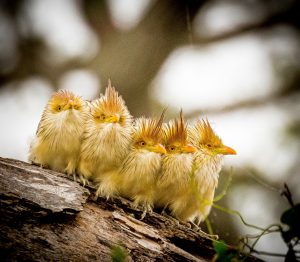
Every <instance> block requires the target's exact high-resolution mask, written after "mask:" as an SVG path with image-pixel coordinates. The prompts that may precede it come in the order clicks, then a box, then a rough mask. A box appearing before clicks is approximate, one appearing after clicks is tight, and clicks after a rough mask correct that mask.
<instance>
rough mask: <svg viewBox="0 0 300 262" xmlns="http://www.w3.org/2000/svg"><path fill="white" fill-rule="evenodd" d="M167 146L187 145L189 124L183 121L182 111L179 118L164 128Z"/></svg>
mask: <svg viewBox="0 0 300 262" xmlns="http://www.w3.org/2000/svg"><path fill="white" fill-rule="evenodd" d="M163 135H164V142H165V144H173V143H176V142H177V143H180V144H186V142H187V124H186V123H185V121H184V119H183V114H182V110H181V111H180V114H179V118H176V119H174V120H172V121H170V122H169V123H168V124H167V125H166V126H165V127H164V128H163Z"/></svg>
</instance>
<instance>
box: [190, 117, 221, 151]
mask: <svg viewBox="0 0 300 262" xmlns="http://www.w3.org/2000/svg"><path fill="white" fill-rule="evenodd" d="M191 140H192V142H193V144H196V145H198V146H200V145H211V146H220V145H222V140H221V138H220V137H219V136H217V135H216V133H215V132H214V130H213V129H212V127H211V125H210V123H209V121H208V119H207V118H206V119H202V120H199V121H198V122H197V123H196V124H195V126H194V128H193V129H192V131H191Z"/></svg>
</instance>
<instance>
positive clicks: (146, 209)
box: [140, 204, 153, 220]
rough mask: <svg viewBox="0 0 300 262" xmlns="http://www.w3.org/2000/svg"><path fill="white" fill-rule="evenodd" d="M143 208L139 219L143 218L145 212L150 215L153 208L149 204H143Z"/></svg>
mask: <svg viewBox="0 0 300 262" xmlns="http://www.w3.org/2000/svg"><path fill="white" fill-rule="evenodd" d="M143 210H144V211H143V214H142V216H141V219H140V220H143V219H144V218H145V216H146V214H147V213H148V214H150V215H151V214H152V213H153V210H152V207H151V205H150V204H145V206H144V207H143Z"/></svg>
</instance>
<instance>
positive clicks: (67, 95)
mask: <svg viewBox="0 0 300 262" xmlns="http://www.w3.org/2000/svg"><path fill="white" fill-rule="evenodd" d="M71 99H72V100H77V99H81V98H80V97H79V96H77V95H75V94H74V93H72V92H71V91H69V90H59V91H57V92H55V93H54V94H53V95H52V97H51V99H50V100H52V101H60V102H64V101H65V102H68V101H69V100H71Z"/></svg>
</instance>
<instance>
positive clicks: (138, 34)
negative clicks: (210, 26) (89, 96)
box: [84, 0, 206, 115]
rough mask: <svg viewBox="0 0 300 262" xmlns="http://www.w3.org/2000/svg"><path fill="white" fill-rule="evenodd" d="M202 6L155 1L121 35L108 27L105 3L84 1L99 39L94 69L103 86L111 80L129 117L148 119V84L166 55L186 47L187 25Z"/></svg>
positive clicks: (194, 2) (195, 0) (172, 0)
mask: <svg viewBox="0 0 300 262" xmlns="http://www.w3.org/2000/svg"><path fill="white" fill-rule="evenodd" d="M204 2H206V1H203V0H202V1H200V0H189V1H181V0H176V1H175V0H163V1H155V3H153V5H152V6H151V8H150V10H149V11H148V13H146V15H145V16H144V18H143V20H142V21H141V22H140V23H139V24H138V26H137V27H135V28H134V29H132V30H130V31H129V32H121V31H118V30H117V29H116V28H115V27H114V26H113V25H112V23H111V19H110V17H109V11H108V8H107V5H106V2H105V1H97V0H94V1H90V0H87V1H84V10H85V13H86V16H87V19H88V21H89V22H90V24H91V26H92V28H93V29H94V31H95V32H96V33H97V34H98V35H99V38H100V39H101V50H100V54H99V56H98V57H97V58H96V60H95V61H94V69H95V70H97V71H99V73H100V76H101V80H102V81H103V83H102V84H103V85H106V83H107V79H108V78H109V77H110V78H111V79H112V83H113V84H114V85H115V86H116V87H117V89H118V90H119V91H120V93H121V94H122V95H123V97H124V98H125V100H126V103H127V105H128V107H129V109H130V110H131V112H132V113H133V115H136V114H138V113H139V114H144V115H149V114H150V115H151V108H150V94H149V91H148V90H149V86H150V83H151V81H152V80H153V79H154V77H155V76H156V74H157V72H158V70H159V69H160V67H161V65H162V64H163V62H164V61H165V60H166V58H167V57H168V55H169V54H170V53H171V52H172V51H173V50H174V49H175V48H176V47H178V46H179V45H182V44H188V43H189V41H190V40H189V39H190V37H191V35H190V32H189V30H188V23H191V22H192V20H193V19H194V17H195V15H196V14H197V12H198V10H199V8H200V7H201V6H202V5H203V4H204ZM189 19H190V20H189ZM137 97H138V98H139V100H137V99H136V98H137Z"/></svg>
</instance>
